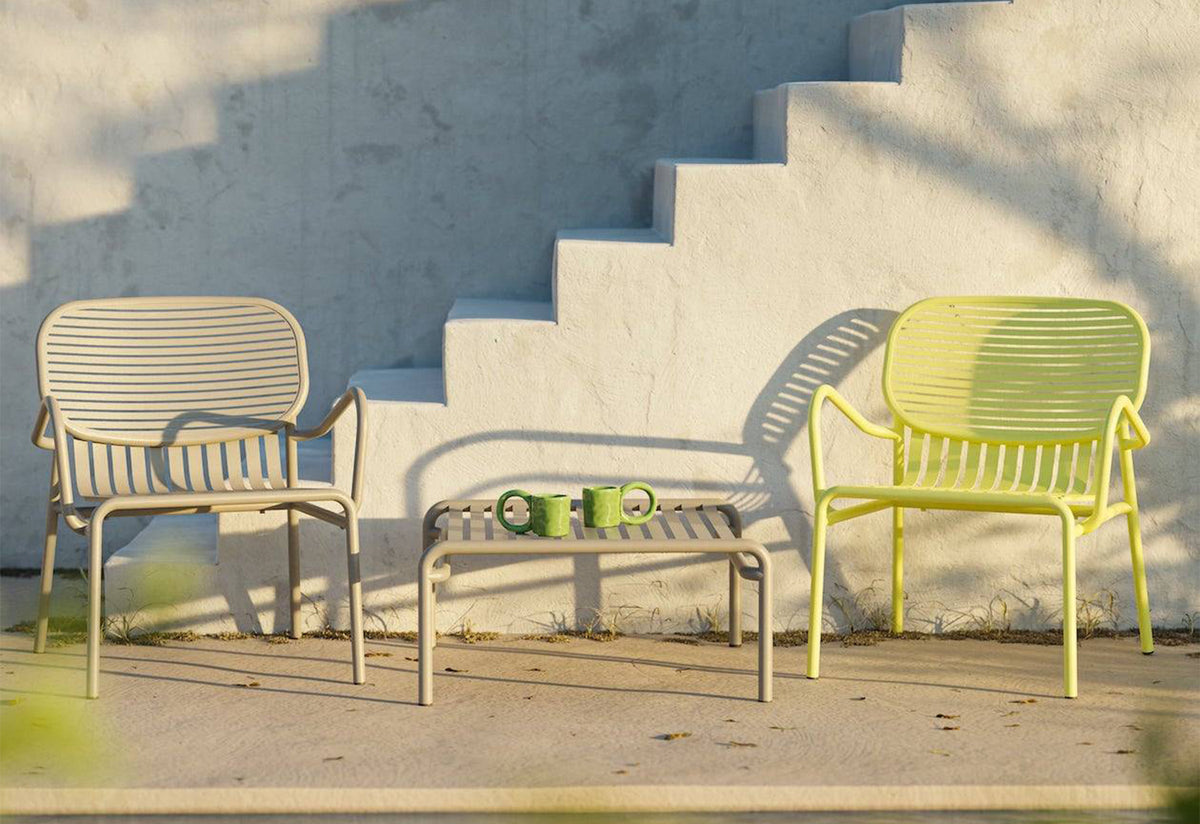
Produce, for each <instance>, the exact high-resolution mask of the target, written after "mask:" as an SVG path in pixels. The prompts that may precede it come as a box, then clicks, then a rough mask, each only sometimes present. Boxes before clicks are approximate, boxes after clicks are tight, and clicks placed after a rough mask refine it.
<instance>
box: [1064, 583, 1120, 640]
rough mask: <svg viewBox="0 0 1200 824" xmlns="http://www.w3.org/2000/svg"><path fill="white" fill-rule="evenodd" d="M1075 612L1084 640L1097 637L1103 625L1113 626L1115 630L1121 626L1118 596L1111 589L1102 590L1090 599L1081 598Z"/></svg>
mask: <svg viewBox="0 0 1200 824" xmlns="http://www.w3.org/2000/svg"><path fill="white" fill-rule="evenodd" d="M1075 612H1076V615H1077V616H1078V624H1079V629H1080V631H1082V633H1083V637H1084V638H1091V637H1093V636H1095V634H1096V631H1097V630H1098V629H1100V627H1101V626H1102V625H1103V624H1109V625H1111V627H1112V629H1114V630H1116V629H1118V628H1119V627H1120V625H1121V609H1120V606H1119V604H1118V599H1117V594H1116V593H1115V592H1113V591H1112V590H1111V589H1102V590H1100V592H1098V593H1097V594H1096V595H1093V596H1092V597H1090V598H1080V599H1079V606H1078V607H1077V608H1076V610H1075Z"/></svg>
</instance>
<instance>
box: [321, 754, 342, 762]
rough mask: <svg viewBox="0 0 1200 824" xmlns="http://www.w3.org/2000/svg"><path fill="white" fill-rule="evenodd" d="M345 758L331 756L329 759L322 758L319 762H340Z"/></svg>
mask: <svg viewBox="0 0 1200 824" xmlns="http://www.w3.org/2000/svg"><path fill="white" fill-rule="evenodd" d="M345 757H346V756H344V755H331V756H330V757H329V758H322V759H321V760H322V761H341V760H342V759H343V758H345Z"/></svg>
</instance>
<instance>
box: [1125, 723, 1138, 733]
mask: <svg viewBox="0 0 1200 824" xmlns="http://www.w3.org/2000/svg"><path fill="white" fill-rule="evenodd" d="M1125 727H1126V728H1127V729H1131V730H1137V731H1138V732H1141V731H1142V728H1141V727H1139V726H1138V725H1137V724H1126V725H1125Z"/></svg>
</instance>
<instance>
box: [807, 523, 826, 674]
mask: <svg viewBox="0 0 1200 824" xmlns="http://www.w3.org/2000/svg"><path fill="white" fill-rule="evenodd" d="M828 511H829V506H828V505H827V504H826V503H825V502H824V501H818V502H817V513H816V516H815V517H814V519H813V548H812V583H811V585H810V587H809V599H808V600H809V602H808V671H807V675H808V677H809V678H817V677H819V676H820V675H821V603H822V599H823V598H824V597H825V593H824V590H825V521H826V520H827V514H826V513H827V512H828Z"/></svg>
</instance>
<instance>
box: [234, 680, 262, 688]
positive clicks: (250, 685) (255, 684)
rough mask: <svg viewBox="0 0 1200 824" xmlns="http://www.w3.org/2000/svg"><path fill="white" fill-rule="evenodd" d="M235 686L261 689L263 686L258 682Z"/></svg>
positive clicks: (236, 685)
mask: <svg viewBox="0 0 1200 824" xmlns="http://www.w3.org/2000/svg"><path fill="white" fill-rule="evenodd" d="M234 686H235V687H261V686H262V684H260V683H258V682H257V681H251V682H250V683H248V684H234Z"/></svg>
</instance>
